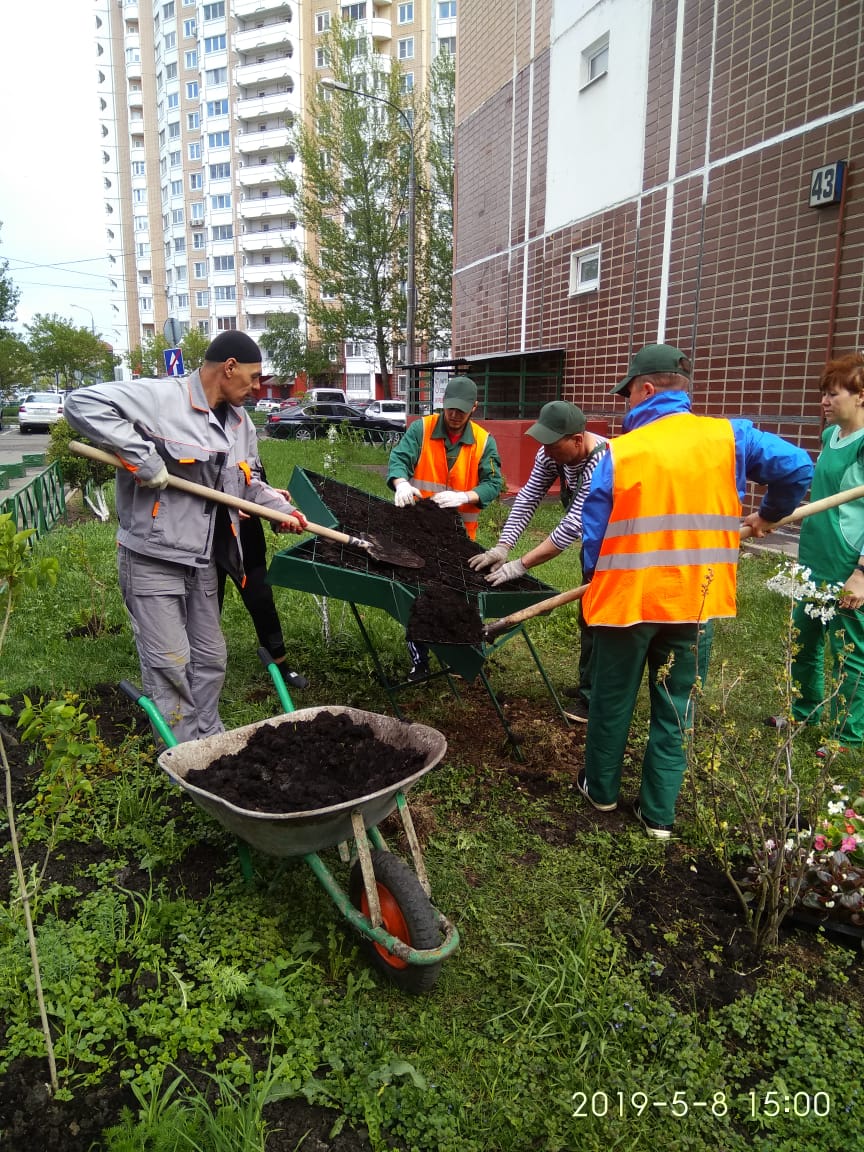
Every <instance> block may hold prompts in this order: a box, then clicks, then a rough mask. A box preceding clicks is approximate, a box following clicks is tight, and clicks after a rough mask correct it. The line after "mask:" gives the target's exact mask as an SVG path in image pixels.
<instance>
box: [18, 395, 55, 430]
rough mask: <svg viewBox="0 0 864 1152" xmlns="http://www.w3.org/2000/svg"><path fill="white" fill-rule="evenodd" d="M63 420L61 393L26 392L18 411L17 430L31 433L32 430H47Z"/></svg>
mask: <svg viewBox="0 0 864 1152" xmlns="http://www.w3.org/2000/svg"><path fill="white" fill-rule="evenodd" d="M62 419H63V393H62V392H28V394H27V395H26V396H25V398H24V401H23V403H22V404H21V407H20V408H19V409H18V429H19V431H20V432H22V433H25V432H32V431H33V429H34V428H45V429H47V428H48V427H49V426H50V425H51V424H56V423H57V421H58V420H62Z"/></svg>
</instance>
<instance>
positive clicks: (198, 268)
mask: <svg viewBox="0 0 864 1152" xmlns="http://www.w3.org/2000/svg"><path fill="white" fill-rule="evenodd" d="M192 275H193V276H194V277H195V279H196V280H206V279H207V261H206V260H196V262H195V263H194V264H193V265H192Z"/></svg>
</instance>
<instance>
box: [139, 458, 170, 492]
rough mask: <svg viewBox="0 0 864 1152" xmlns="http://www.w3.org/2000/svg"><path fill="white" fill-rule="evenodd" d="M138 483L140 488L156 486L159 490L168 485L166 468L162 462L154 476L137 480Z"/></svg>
mask: <svg viewBox="0 0 864 1152" xmlns="http://www.w3.org/2000/svg"><path fill="white" fill-rule="evenodd" d="M138 483H139V484H140V485H141V487H142V488H158V489H159V491H160V492H161V491H162V489H163V488H167V487H168V469H167V468H166V467H165V465H164V464H163V465H162V467H161V468H160V469H159V471H158V472H157V473H156V475H155V476H151V477H150V479H149V480H139V481H138Z"/></svg>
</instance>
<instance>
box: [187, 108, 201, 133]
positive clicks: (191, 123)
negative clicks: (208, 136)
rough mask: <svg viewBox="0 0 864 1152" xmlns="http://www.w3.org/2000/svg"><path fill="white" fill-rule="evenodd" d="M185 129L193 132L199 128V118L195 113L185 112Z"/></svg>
mask: <svg viewBox="0 0 864 1152" xmlns="http://www.w3.org/2000/svg"><path fill="white" fill-rule="evenodd" d="M186 127H187V128H188V129H189V131H190V132H194V131H195V129H196V128H200V127H201V117H200V116H199V115H198V113H197V112H187V114H186Z"/></svg>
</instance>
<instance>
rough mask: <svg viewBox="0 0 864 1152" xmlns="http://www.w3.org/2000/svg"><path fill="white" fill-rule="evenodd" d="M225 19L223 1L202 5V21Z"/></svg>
mask: <svg viewBox="0 0 864 1152" xmlns="http://www.w3.org/2000/svg"><path fill="white" fill-rule="evenodd" d="M224 17H225V0H220V2H219V3H218V4H205V5H204V19H205V20H222V19H224Z"/></svg>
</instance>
